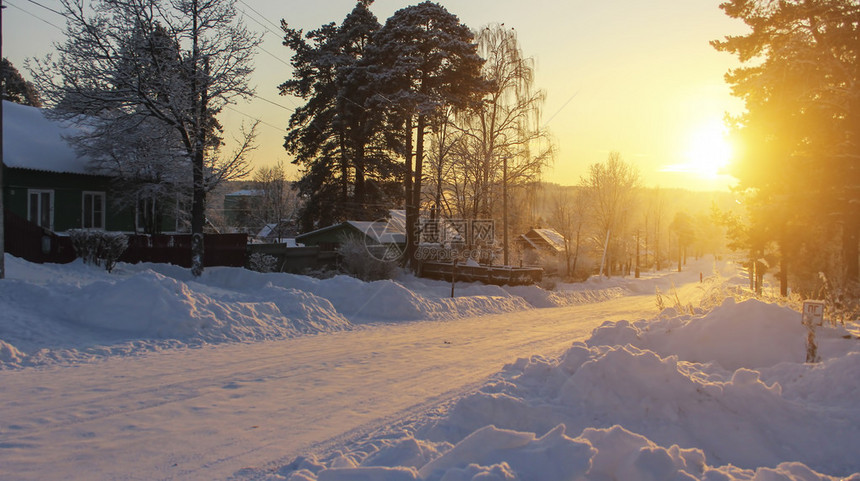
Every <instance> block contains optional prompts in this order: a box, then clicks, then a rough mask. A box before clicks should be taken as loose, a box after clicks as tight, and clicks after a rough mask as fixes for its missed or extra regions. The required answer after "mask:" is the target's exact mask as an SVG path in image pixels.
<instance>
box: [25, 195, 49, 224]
mask: <svg viewBox="0 0 860 481" xmlns="http://www.w3.org/2000/svg"><path fill="white" fill-rule="evenodd" d="M27 220H29V221H30V222H32V223H34V224H36V225H38V226H39V227H44V228H45V229H48V230H54V191H53V190H36V189H28V190H27Z"/></svg>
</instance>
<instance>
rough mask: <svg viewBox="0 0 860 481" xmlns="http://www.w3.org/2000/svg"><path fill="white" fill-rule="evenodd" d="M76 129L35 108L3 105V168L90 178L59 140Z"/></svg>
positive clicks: (84, 166) (80, 160) (84, 162)
mask: <svg viewBox="0 0 860 481" xmlns="http://www.w3.org/2000/svg"><path fill="white" fill-rule="evenodd" d="M75 131H76V128H75V127H73V126H71V125H68V124H64V123H62V122H58V121H55V120H51V119H48V118H47V117H45V114H44V111H43V110H42V109H39V108H36V107H30V106H27V105H20V104H16V103H14V102H8V101H6V100H4V101H3V164H5V165H6V166H7V167H18V168H21V169H33V170H43V171H47V172H63V173H71V174H91V173H92V172H90V171H89V169H88V168H87V167H88V166H87V164H88V160H87V159H84V158H81V157H78V155H77V154H76V153H75V151H74V149H72V147H71V146H70V145H69V144H68V142H66V141H65V140H64V139H63V136H64V135H65V136H68V135H71V134H73V133H75Z"/></svg>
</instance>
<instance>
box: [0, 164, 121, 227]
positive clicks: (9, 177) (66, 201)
mask: <svg viewBox="0 0 860 481" xmlns="http://www.w3.org/2000/svg"><path fill="white" fill-rule="evenodd" d="M3 181H4V182H3V183H4V186H3V202H4V206H5V207H6V208H7V209H9V210H11V211H12V212H14V213H16V214H18V215H19V216H21V217H24V218H25V219H26V218H27V191H28V190H29V189H43V190H52V191H53V192H54V225H53V227H54V228H53V230H54V231H55V232H63V231H66V230H69V229H80V228H81V227H82V226H83V221H82V217H83V193H84V192H85V191H86V192H104V193H105V200H106V202H105V203H106V206H105V229H106V230H111V231H126V232H131V231H134V210H133V209H124V210H122V211H117V209H116V208H115V207H114V206H113V205H112V195H111V179H110V178H109V177H104V176H98V175H83V174H68V173H56V172H45V171H38V170H30V169H20V168H8V167H7V168H6V169H5V170H4V171H3Z"/></svg>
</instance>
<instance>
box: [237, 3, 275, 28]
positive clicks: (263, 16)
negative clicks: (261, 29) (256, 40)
mask: <svg viewBox="0 0 860 481" xmlns="http://www.w3.org/2000/svg"><path fill="white" fill-rule="evenodd" d="M239 3H241V4H242V5H244V6H246V7H248V8H249V9H250V10H251V11H252V12H254V13H256V14H257V15H259V16H260V18H262V19H263V20H265V21H267V22H269V23H270V24H271V25H273V26H274V27H275V28H281V26H280V25H276V24H275V23H274V22H272V21H271V20H269V18H268V17H266V16H265V15H263V14H262V13H260V12H258V11H257V10H255V9H254V7H252V6H250V5H248V3H247V2H245V0H239ZM266 29H267V30H269V29H268V27H266ZM269 31H270V32H272V31H271V30H269ZM272 33H274V34H275V35H279V34H278V33H275V32H272Z"/></svg>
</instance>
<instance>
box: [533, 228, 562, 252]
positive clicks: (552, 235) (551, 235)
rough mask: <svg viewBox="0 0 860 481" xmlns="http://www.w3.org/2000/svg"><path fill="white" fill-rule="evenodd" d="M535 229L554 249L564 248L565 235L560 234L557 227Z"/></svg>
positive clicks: (560, 249)
mask: <svg viewBox="0 0 860 481" xmlns="http://www.w3.org/2000/svg"><path fill="white" fill-rule="evenodd" d="M534 231H535V232H536V233H537V234H538V235H539V236H541V237H542V238H543V239H544V240H545V241H546V242H547V244H549V245H550V247H552V248H553V249H555V250H557V251H563V250H564V236H563V235H561V234H559V233H558V231H556V230H555V229H534Z"/></svg>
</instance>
